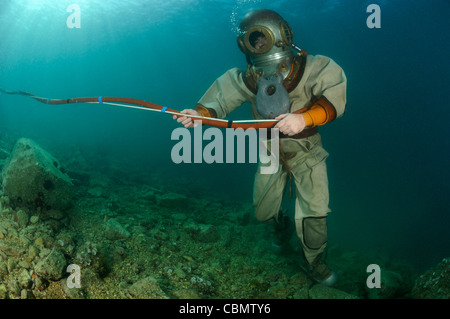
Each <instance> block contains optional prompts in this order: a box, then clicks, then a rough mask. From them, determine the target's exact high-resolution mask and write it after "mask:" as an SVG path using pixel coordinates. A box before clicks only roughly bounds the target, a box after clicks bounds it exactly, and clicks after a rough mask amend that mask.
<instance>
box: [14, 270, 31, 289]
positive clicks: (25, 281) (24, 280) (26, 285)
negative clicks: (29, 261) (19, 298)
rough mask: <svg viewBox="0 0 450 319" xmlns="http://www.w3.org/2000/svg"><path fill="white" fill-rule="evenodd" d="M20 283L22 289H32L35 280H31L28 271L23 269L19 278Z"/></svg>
mask: <svg viewBox="0 0 450 319" xmlns="http://www.w3.org/2000/svg"><path fill="white" fill-rule="evenodd" d="M17 279H18V281H19V286H20V288H22V289H30V288H31V286H32V285H33V280H32V279H31V275H30V273H29V272H28V270H26V269H23V270H22V271H21V273H20V274H19V277H18V278H17Z"/></svg>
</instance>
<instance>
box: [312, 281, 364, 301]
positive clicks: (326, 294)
mask: <svg viewBox="0 0 450 319" xmlns="http://www.w3.org/2000/svg"><path fill="white" fill-rule="evenodd" d="M309 298H311V299H358V297H357V296H354V295H351V294H348V293H346V292H345V291H342V290H339V289H336V288H332V287H328V286H325V285H321V284H316V285H314V286H312V287H311V289H309Z"/></svg>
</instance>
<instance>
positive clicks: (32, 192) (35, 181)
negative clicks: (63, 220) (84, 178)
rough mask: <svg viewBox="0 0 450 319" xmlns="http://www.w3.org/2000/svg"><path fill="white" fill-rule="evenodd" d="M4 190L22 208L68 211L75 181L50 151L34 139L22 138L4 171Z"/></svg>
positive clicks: (6, 163) (7, 161)
mask: <svg viewBox="0 0 450 319" xmlns="http://www.w3.org/2000/svg"><path fill="white" fill-rule="evenodd" d="M2 178H3V192H4V194H5V195H7V196H8V197H9V198H10V199H11V200H12V202H13V203H14V204H15V205H16V206H18V207H27V208H32V209H36V208H37V207H44V208H47V209H49V208H53V209H61V210H65V209H67V208H69V207H70V204H71V199H72V193H73V184H72V181H71V179H70V178H69V176H67V175H66V174H65V173H63V172H62V171H61V169H60V164H59V162H58V160H56V159H55V158H54V157H53V156H52V155H51V154H50V153H48V152H47V151H45V150H44V149H42V148H41V147H40V146H39V145H37V144H36V143H35V142H34V141H32V140H30V139H27V138H21V139H19V140H18V141H17V143H16V144H15V146H14V149H13V151H12V152H11V154H10V156H9V157H8V159H7V160H6V162H5V166H4V168H3V171H2Z"/></svg>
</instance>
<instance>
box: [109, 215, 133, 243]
mask: <svg viewBox="0 0 450 319" xmlns="http://www.w3.org/2000/svg"><path fill="white" fill-rule="evenodd" d="M105 236H106V238H108V239H109V240H117V239H126V238H129V237H130V236H131V234H130V232H129V231H128V230H126V229H125V227H123V226H122V225H121V224H120V223H119V222H118V221H117V220H115V219H114V218H111V219H109V220H108V221H107V222H106V224H105Z"/></svg>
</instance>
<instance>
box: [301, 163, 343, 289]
mask: <svg viewBox="0 0 450 319" xmlns="http://www.w3.org/2000/svg"><path fill="white" fill-rule="evenodd" d="M316 159H317V157H315V159H314V160H309V161H308V160H307V161H306V162H305V165H302V167H301V169H298V170H295V169H294V170H293V173H294V176H295V185H296V195H297V198H296V201H295V224H296V230H297V235H298V237H299V238H300V240H301V242H302V246H303V254H304V257H305V259H306V262H307V263H306V269H307V270H308V272H309V273H310V274H311V275H312V276H313V278H314V279H316V280H317V281H318V282H322V283H324V284H327V285H333V284H334V283H335V281H336V279H337V276H336V274H335V273H334V272H333V271H332V270H331V269H330V268H329V267H328V266H327V265H326V263H325V261H324V260H323V258H322V255H323V252H324V250H325V248H326V245H327V215H328V213H329V212H330V209H329V207H328V204H329V193H328V176H327V169H326V164H325V159H324V158H323V159H322V160H320V161H318V162H317V161H316Z"/></svg>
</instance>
